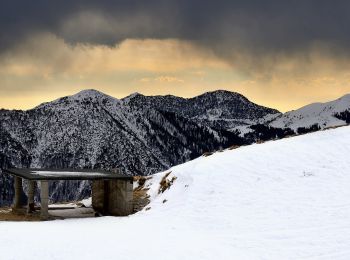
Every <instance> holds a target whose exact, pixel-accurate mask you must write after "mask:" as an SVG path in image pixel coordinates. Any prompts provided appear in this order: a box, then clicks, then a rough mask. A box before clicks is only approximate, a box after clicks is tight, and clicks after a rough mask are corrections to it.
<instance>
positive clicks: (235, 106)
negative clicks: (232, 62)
mask: <svg viewBox="0 0 350 260" xmlns="http://www.w3.org/2000/svg"><path fill="white" fill-rule="evenodd" d="M123 101H124V102H125V103H127V104H129V105H131V106H137V107H153V108H156V109H157V110H161V111H166V112H172V113H176V114H177V115H180V116H183V117H185V118H189V119H191V120H192V121H195V122H197V123H200V124H203V125H208V126H210V127H213V128H216V129H225V130H234V129H237V128H239V127H241V126H249V125H253V124H256V123H258V122H259V120H260V119H261V118H263V117H266V116H270V117H271V116H277V115H279V114H280V112H279V111H277V110H275V109H271V108H267V107H263V106H259V105H257V104H255V103H253V102H251V101H249V100H248V99H247V98H246V97H244V96H243V95H241V94H239V93H236V92H230V91H226V90H217V91H213V92H207V93H204V94H202V95H200V96H197V97H194V98H188V99H186V98H179V97H175V96H171V95H168V96H144V95H141V94H138V93H135V94H132V95H131V96H129V97H126V98H124V99H123Z"/></svg>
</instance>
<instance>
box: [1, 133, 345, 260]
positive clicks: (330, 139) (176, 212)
mask: <svg viewBox="0 0 350 260" xmlns="http://www.w3.org/2000/svg"><path fill="white" fill-rule="evenodd" d="M349 158H350V127H342V128H338V129H334V130H327V131H322V132H318V133H313V134H308V135H303V136H299V137H294V138H288V139H284V140H279V141H274V142H268V143H264V144H256V145H251V146H246V147H241V148H239V149H235V150H230V151H224V152H218V153H215V154H213V155H211V156H209V157H201V158H199V159H196V160H194V161H191V162H188V163H185V164H183V165H179V166H176V167H173V168H172V169H171V172H172V173H171V174H170V175H169V176H168V179H171V178H172V177H173V176H176V177H177V179H176V180H175V181H174V183H173V185H172V186H171V188H170V189H169V190H167V191H165V192H164V193H162V194H160V195H158V188H159V182H160V180H161V178H162V177H163V176H164V174H165V173H166V172H164V173H160V174H158V175H155V176H154V178H153V179H152V180H151V181H149V182H152V184H151V183H148V184H149V185H150V187H151V189H150V195H151V197H152V202H151V204H150V205H149V206H150V207H151V209H150V210H147V211H146V210H143V211H142V212H139V213H137V214H135V215H133V216H130V217H121V218H116V217H102V218H91V219H71V220H57V221H49V222H36V223H24V222H22V223H18V222H12V223H11V222H0V259H2V260H7V259H16V260H17V259H152V260H154V259H162V260H166V259H200V260H202V259H279V260H280V259H350V161H349V160H350V159H349ZM165 199H166V200H167V201H166V202H165V203H163V201H164V200H165Z"/></svg>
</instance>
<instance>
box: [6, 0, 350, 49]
mask: <svg viewBox="0 0 350 260" xmlns="http://www.w3.org/2000/svg"><path fill="white" fill-rule="evenodd" d="M349 12H350V2H349V1H323V0H304V1H282V0H279V1H275V0H266V1H260V0H259V1H258V0H251V1H235V0H231V1H220V0H217V1H205V0H201V1H198V0H192V1H189V0H186V1H182V0H179V1H170V0H159V1H154V0H148V1H133V0H128V1H121V0H117V1H108V0H99V1H91V0H85V1H82V0H78V1H67V0H61V1H44V0H36V1H27V0H12V1H2V3H1V8H0V46H1V48H2V50H6V49H8V48H11V47H12V46H14V45H16V44H17V43H18V42H19V41H21V40H22V39H23V38H25V37H28V35H31V34H33V33H38V32H51V33H53V34H55V35H57V36H59V37H62V38H63V39H64V40H65V41H67V42H69V43H72V44H74V43H80V42H81V43H92V44H106V45H114V44H116V43H118V42H120V41H122V40H124V39H126V38H157V39H164V38H178V39H185V40H191V41H194V42H196V43H198V44H201V45H204V46H206V47H209V48H212V49H214V50H215V51H216V52H218V53H221V54H223V55H225V54H227V53H228V52H229V51H230V50H231V49H232V48H244V49H248V50H249V51H252V52H257V53H264V52H272V51H273V52H284V51H287V52H289V51H298V50H301V49H305V48H308V47H310V46H311V45H313V44H315V43H317V44H323V45H325V46H328V47H330V48H332V49H333V50H334V51H338V52H348V51H349V46H350V29H349V28H350V27H349V26H348V25H349V24H350V16H349V15H348V14H349Z"/></svg>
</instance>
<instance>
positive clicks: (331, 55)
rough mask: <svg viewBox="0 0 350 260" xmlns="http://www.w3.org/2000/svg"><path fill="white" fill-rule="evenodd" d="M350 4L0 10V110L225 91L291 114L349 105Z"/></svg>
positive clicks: (102, 0) (311, 1)
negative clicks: (92, 96) (87, 93)
mask: <svg viewBox="0 0 350 260" xmlns="http://www.w3.org/2000/svg"><path fill="white" fill-rule="evenodd" d="M349 13H350V2H349V1H342V0H340V1H337V0H333V1H324V0H303V1H298V0H288V1H284V0H278V1H277V0H264V1H261V0H245V1H237V0H230V1H222V0H215V1H214V0H212V1H208V0H200V1H199V0H177V1H175V0H158V1H156V0H147V1H134V0H123V1H122V0H114V1H112V0H99V1H91V0H77V1H74V0H70V1H68V0H61V1H46V0H36V1H27V0H11V1H8V0H4V1H2V2H1V8H0V97H1V98H0V108H6V109H30V108H32V107H35V106H36V105H38V104H40V103H42V102H46V101H50V100H53V99H56V98H58V97H61V96H66V95H71V94H74V93H76V92H78V91H80V90H83V89H91V88H93V89H97V90H100V91H102V92H104V93H106V94H109V95H112V96H114V97H117V98H122V97H125V96H127V95H129V94H131V93H134V92H139V93H142V94H145V95H165V94H172V95H177V96H182V97H193V96H196V95H199V94H202V93H204V92H207V91H214V90H217V89H226V90H230V91H236V92H239V93H241V94H243V95H245V96H246V97H247V98H248V99H250V100H251V101H253V102H256V103H258V104H262V105H265V106H269V107H273V108H277V109H279V110H280V111H283V112H284V111H288V110H292V109H296V108H299V107H301V106H303V105H306V104H309V103H312V102H322V101H329V100H333V99H336V98H338V97H340V96H342V95H344V94H347V93H350V84H349V83H350V59H349V58H350V57H349V56H350V26H349V24H350V16H349V15H348V14H349Z"/></svg>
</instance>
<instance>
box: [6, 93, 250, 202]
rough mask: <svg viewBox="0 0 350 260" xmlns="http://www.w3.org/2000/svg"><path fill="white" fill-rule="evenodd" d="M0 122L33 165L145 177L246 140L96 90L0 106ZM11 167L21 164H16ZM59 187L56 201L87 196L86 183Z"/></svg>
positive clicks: (87, 187) (54, 197) (63, 183)
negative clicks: (26, 105)
mask: <svg viewBox="0 0 350 260" xmlns="http://www.w3.org/2000/svg"><path fill="white" fill-rule="evenodd" d="M0 122H1V123H0V124H1V127H2V129H4V131H6V132H7V133H9V135H10V137H11V140H12V139H13V140H14V141H15V142H17V143H19V144H20V146H21V147H20V149H22V148H23V150H24V151H26V152H27V153H28V155H29V156H30V163H29V164H30V167H33V168H36V167H37V168H42V167H45V168H102V169H107V170H110V169H113V168H116V167H118V168H120V169H122V170H123V172H124V173H125V174H132V175H148V174H151V173H155V172H157V171H160V170H162V169H166V168H168V167H170V166H172V165H176V164H179V163H182V162H185V161H188V160H190V159H193V158H196V157H198V156H200V155H201V154H203V153H204V152H207V151H213V150H217V149H221V148H222V147H228V146H230V145H239V144H244V143H245V141H244V140H243V139H242V138H240V137H238V136H237V135H235V134H234V133H231V132H228V131H226V130H220V129H219V130H217V129H212V128H210V127H209V126H206V125H201V124H198V123H196V122H195V121H193V120H190V119H188V118H185V117H183V116H181V115H178V114H175V113H173V112H167V111H162V110H157V109H155V108H153V107H147V106H134V105H132V104H128V103H126V102H123V101H121V100H118V99H115V98H113V97H110V96H108V95H105V94H103V93H101V92H98V91H96V90H86V91H82V92H80V93H78V94H76V95H73V96H69V97H64V98H60V99H57V100H55V101H53V102H48V103H44V104H42V105H39V106H38V107H36V108H34V109H32V110H28V111H6V110H2V111H1V112H0ZM3 141H6V140H3ZM12 152H13V153H16V152H17V150H16V149H13V151H12ZM12 166H16V167H21V165H20V164H18V163H15V164H13V165H12ZM53 185H57V184H53ZM62 185H65V188H64V189H57V188H56V186H52V187H51V188H50V192H51V194H52V199H53V200H54V201H56V200H68V199H69V200H71V199H78V198H82V197H85V196H86V195H88V194H89V187H90V186H89V185H88V183H87V182H85V183H84V182H83V183H81V182H76V183H74V182H72V183H68V182H61V183H59V184H58V186H62ZM76 186H79V187H80V188H79V189H78V190H77V189H76V188H74V187H76ZM0 189H1V187H0ZM62 190H64V191H65V193H62ZM0 203H1V201H0Z"/></svg>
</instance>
